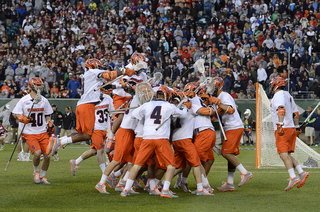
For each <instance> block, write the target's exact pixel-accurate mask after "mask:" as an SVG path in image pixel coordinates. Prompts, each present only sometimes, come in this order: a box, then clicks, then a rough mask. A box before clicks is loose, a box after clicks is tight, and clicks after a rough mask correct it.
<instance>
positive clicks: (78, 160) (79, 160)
mask: <svg viewBox="0 0 320 212" xmlns="http://www.w3.org/2000/svg"><path fill="white" fill-rule="evenodd" d="M82 161H83V159H82V157H81V156H80V157H78V158H77V160H76V164H77V165H79V164H80V163H81V162H82Z"/></svg>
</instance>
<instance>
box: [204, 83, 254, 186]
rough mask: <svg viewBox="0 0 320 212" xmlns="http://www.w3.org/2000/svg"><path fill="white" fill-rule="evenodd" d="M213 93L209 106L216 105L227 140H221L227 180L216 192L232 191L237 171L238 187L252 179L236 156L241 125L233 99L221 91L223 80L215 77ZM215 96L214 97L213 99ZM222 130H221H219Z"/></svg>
mask: <svg viewBox="0 0 320 212" xmlns="http://www.w3.org/2000/svg"><path fill="white" fill-rule="evenodd" d="M214 80H215V91H214V92H213V96H212V97H210V98H209V104H210V105H213V104H214V105H216V106H217V107H218V109H217V111H218V113H219V116H221V122H222V126H223V130H224V132H225V135H226V138H227V140H223V143H222V149H221V154H222V156H223V157H224V158H225V159H226V160H227V161H228V180H227V182H226V183H225V184H223V185H222V187H219V188H217V190H218V191H234V190H235V187H234V183H233V180H234V174H235V170H236V169H238V170H239V171H240V173H241V182H240V183H239V184H238V186H239V187H241V186H244V185H245V184H246V183H247V182H248V180H250V179H251V178H252V173H251V172H249V171H247V170H246V169H245V168H244V167H243V165H242V164H241V163H240V161H239V159H238V158H237V156H236V155H238V154H240V151H239V146H240V140H241V138H242V135H243V125H242V121H241V118H240V116H239V113H238V111H237V109H236V104H235V102H234V99H233V98H232V97H231V96H230V94H228V93H227V92H224V91H223V90H222V87H223V85H224V82H223V79H222V78H220V77H215V78H214ZM215 96H216V97H215ZM221 130H222V129H221Z"/></svg>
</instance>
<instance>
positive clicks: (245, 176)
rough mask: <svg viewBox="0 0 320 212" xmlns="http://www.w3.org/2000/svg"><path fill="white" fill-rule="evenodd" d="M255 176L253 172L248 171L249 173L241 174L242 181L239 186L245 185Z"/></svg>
mask: <svg viewBox="0 0 320 212" xmlns="http://www.w3.org/2000/svg"><path fill="white" fill-rule="evenodd" d="M252 177H253V175H252V173H251V172H249V171H248V172H247V174H241V182H240V183H239V184H238V187H241V186H244V185H245V184H247V182H248V181H249V180H250V179H251V178H252Z"/></svg>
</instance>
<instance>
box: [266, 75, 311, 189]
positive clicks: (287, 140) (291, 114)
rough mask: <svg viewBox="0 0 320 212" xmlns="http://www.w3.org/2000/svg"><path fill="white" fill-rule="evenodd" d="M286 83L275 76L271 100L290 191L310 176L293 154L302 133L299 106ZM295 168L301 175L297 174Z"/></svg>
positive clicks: (299, 186)
mask: <svg viewBox="0 0 320 212" xmlns="http://www.w3.org/2000/svg"><path fill="white" fill-rule="evenodd" d="M286 84H287V81H286V80H285V79H283V78H282V77H275V78H273V79H272V80H271V82H270V85H271V89H272V91H273V93H274V96H273V98H272V100H271V116H272V121H273V128H274V130H275V132H274V134H275V137H276V146H277V150H278V154H279V156H280V158H281V159H282V161H283V163H284V165H285V166H286V168H287V170H288V172H289V176H290V181H289V184H288V186H287V187H286V188H285V190H286V191H288V190H290V189H291V188H293V187H294V186H295V185H298V188H301V187H302V186H303V185H304V183H305V182H306V179H307V178H308V177H309V173H308V172H306V171H303V170H302V168H301V166H300V165H299V163H298V161H297V160H296V159H295V158H294V157H292V155H291V153H293V152H294V150H295V145H296V137H297V135H299V134H300V133H301V129H300V128H299V126H297V125H299V111H298V109H297V106H296V104H295V102H294V100H293V98H292V96H291V95H290V94H289V92H287V91H284V89H285V86H286ZM294 168H295V169H296V171H297V172H298V173H299V176H296V174H295V172H294Z"/></svg>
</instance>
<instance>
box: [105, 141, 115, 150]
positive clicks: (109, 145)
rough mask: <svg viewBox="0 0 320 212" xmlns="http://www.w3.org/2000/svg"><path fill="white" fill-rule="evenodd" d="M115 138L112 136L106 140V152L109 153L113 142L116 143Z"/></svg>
mask: <svg viewBox="0 0 320 212" xmlns="http://www.w3.org/2000/svg"><path fill="white" fill-rule="evenodd" d="M114 142H115V141H114V139H112V138H107V141H106V145H105V146H104V151H105V152H106V153H109V152H110V150H111V146H112V144H114Z"/></svg>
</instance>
